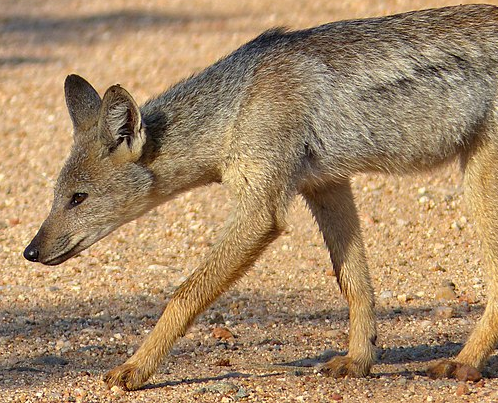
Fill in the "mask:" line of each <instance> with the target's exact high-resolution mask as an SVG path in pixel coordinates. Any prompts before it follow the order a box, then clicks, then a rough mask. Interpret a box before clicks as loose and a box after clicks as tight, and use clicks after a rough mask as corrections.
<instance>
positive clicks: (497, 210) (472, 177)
mask: <svg viewBox="0 0 498 403" xmlns="http://www.w3.org/2000/svg"><path fill="white" fill-rule="evenodd" d="M464 184H465V196H466V199H467V203H468V205H469V207H470V209H471V211H472V213H473V215H474V217H475V220H476V223H477V225H478V231H479V233H480V236H481V240H482V248H483V252H484V260H485V265H486V271H487V280H488V302H487V305H486V309H485V311H484V315H483V317H482V318H481V320H480V321H479V322H478V324H477V326H476V327H475V329H474V331H473V332H472V334H471V335H470V337H469V339H468V341H467V343H466V344H465V347H464V348H463V349H462V351H461V352H460V354H458V356H457V357H456V359H455V361H449V360H442V361H440V362H438V363H436V364H435V365H434V366H433V367H431V368H430V369H429V371H428V373H429V375H430V376H431V377H456V378H458V379H461V380H478V379H479V378H480V373H479V371H480V370H481V369H482V368H483V367H484V365H485V364H486V361H487V359H488V357H489V355H490V354H491V353H492V352H493V350H494V349H495V347H496V344H497V343H498V267H497V264H498V234H497V232H496V231H497V229H498V146H497V145H494V144H491V142H487V143H485V144H482V145H480V146H479V147H477V149H476V150H475V151H474V152H472V153H471V155H470V156H469V158H468V160H467V161H466V164H465V183H464Z"/></svg>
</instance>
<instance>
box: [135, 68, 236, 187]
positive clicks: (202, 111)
mask: <svg viewBox="0 0 498 403" xmlns="http://www.w3.org/2000/svg"><path fill="white" fill-rule="evenodd" d="M234 76H235V75H234V74H230V72H229V71H228V72H227V71H226V69H223V68H219V66H218V67H217V64H215V65H214V66H212V67H210V68H208V69H206V70H205V71H203V72H202V73H201V74H199V75H197V76H194V77H192V78H190V79H188V80H185V81H183V82H180V83H179V84H177V85H175V86H174V87H172V88H171V89H170V90H168V91H166V92H165V93H163V94H162V95H160V96H158V97H156V98H153V99H151V100H149V101H148V102H146V103H145V104H144V105H143V106H142V107H141V108H140V109H141V113H142V119H143V122H144V125H145V130H146V133H147V143H148V146H147V147H146V153H145V156H144V161H145V163H146V164H147V165H149V166H150V168H151V169H152V171H153V173H154V175H155V176H156V177H157V178H158V180H157V183H158V185H157V186H158V189H157V190H158V192H160V193H162V194H164V195H167V196H169V195H170V194H173V193H179V192H181V191H184V190H188V189H189V188H192V187H195V186H200V185H205V184H208V183H211V182H216V181H219V180H220V175H221V173H220V169H221V164H222V160H223V158H224V155H223V147H224V139H225V135H226V133H227V130H229V128H230V126H231V124H232V122H233V120H234V118H235V115H236V114H237V109H238V105H237V100H238V98H237V93H238V92H239V90H240V86H241V85H242V84H241V82H242V81H243V80H240V78H241V77H240V75H239V77H238V80H236V79H235V78H234Z"/></svg>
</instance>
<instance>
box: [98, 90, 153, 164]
mask: <svg viewBox="0 0 498 403" xmlns="http://www.w3.org/2000/svg"><path fill="white" fill-rule="evenodd" d="M99 134H100V140H101V142H102V144H103V145H104V147H105V148H106V149H107V152H108V153H109V156H110V157H111V158H112V160H113V161H114V162H115V163H121V162H135V161H137V160H138V159H139V158H140V157H141V155H142V150H143V146H144V144H145V139H146V137H145V132H144V130H143V128H142V117H141V115H140V110H139V108H138V105H137V103H136V102H135V100H134V99H133V97H132V96H131V95H130V94H129V93H128V91H126V90H125V89H124V88H122V87H120V86H119V85H113V86H112V87H110V88H109V89H108V90H107V91H106V93H105V94H104V97H103V99H102V108H101V110H100V117H99Z"/></svg>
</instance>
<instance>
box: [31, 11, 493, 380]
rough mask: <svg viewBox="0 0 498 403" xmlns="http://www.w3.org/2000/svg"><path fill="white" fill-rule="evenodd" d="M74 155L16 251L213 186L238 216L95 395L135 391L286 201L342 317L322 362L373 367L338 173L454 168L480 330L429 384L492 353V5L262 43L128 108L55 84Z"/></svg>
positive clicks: (67, 242) (367, 305)
mask: <svg viewBox="0 0 498 403" xmlns="http://www.w3.org/2000/svg"><path fill="white" fill-rule="evenodd" d="M65 92H66V102H67V106H68V109H69V114H70V116H71V119H72V122H73V126H74V145H73V149H72V151H71V154H70V156H69V158H68V159H67V161H66V164H65V165H64V168H63V169H62V171H61V174H60V176H59V179H58V181H57V185H56V189H55V197H54V203H53V207H52V210H51V212H50V214H49V216H48V217H47V219H46V221H45V222H44V223H43V225H42V227H41V228H40V230H39V232H38V234H37V235H36V236H35V238H34V239H33V241H32V242H31V243H30V245H29V246H28V247H27V248H26V250H25V252H24V255H25V257H26V258H27V259H29V260H31V261H39V262H41V263H44V264H49V265H52V264H59V263H61V262H63V261H65V260H66V259H68V258H70V257H71V256H74V255H75V254H76V253H78V252H80V251H81V250H83V249H85V248H87V247H89V246H90V245H91V244H93V243H94V242H96V241H98V240H99V239H101V238H102V237H104V236H105V235H107V234H108V233H110V232H111V231H112V230H114V229H115V228H117V227H119V226H120V225H122V224H124V223H126V222H128V221H130V220H133V219H134V218H136V217H138V216H140V215H141V214H143V213H144V212H146V211H148V210H150V209H152V208H154V207H155V206H157V205H158V204H160V203H163V202H165V201H167V200H169V199H170V198H172V197H174V196H175V195H177V194H179V193H181V192H183V191H186V190H188V189H192V188H194V187H197V186H202V185H206V184H208V183H212V182H221V183H223V184H224V185H225V186H227V187H228V189H229V190H230V193H231V194H232V195H233V198H234V200H235V206H234V209H233V212H232V214H231V216H230V217H229V218H228V220H227V223H226V225H225V228H224V230H223V232H222V234H221V236H220V238H219V240H218V242H217V243H216V244H215V245H214V246H213V248H212V249H211V251H210V253H209V254H208V256H207V257H206V259H205V261H204V262H203V263H202V264H201V265H200V266H199V267H198V268H197V270H196V271H195V272H194V273H193V274H192V275H191V276H190V277H189V278H188V279H187V280H186V281H185V282H184V283H183V284H182V285H181V286H180V287H179V288H178V290H177V291H176V292H175V293H174V295H173V296H172V298H171V301H170V302H169V304H168V305H167V307H166V309H165V311H164V313H163V315H162V316H161V318H160V319H159V322H158V323H157V325H156V327H155V328H154V330H153V331H152V332H151V333H150V334H149V336H148V337H147V339H146V340H145V342H144V343H143V345H142V346H141V347H140V348H139V349H138V351H137V352H136V353H135V354H134V355H133V356H132V357H131V358H130V359H129V360H128V361H127V362H125V363H124V364H123V365H121V366H119V367H117V368H115V369H113V370H111V371H110V372H109V373H108V374H107V375H106V376H105V380H106V382H107V384H108V385H109V386H113V385H119V386H121V387H124V388H126V389H137V388H139V387H140V386H141V385H143V383H144V382H145V381H146V380H147V379H148V378H149V377H150V376H151V375H152V374H153V373H154V371H155V370H156V369H157V367H158V365H159V364H160V363H161V361H162V359H163V358H164V356H165V355H166V354H167V352H168V351H169V350H170V348H171V346H172V345H173V343H174V342H175V340H176V339H177V338H178V337H181V336H182V335H183V334H184V333H185V331H186V330H187V328H188V326H189V325H190V324H191V323H192V321H193V320H194V319H195V318H196V316H197V315H198V314H199V313H201V312H202V311H203V310H204V309H206V307H207V306H209V304H211V303H212V302H213V301H214V300H215V299H216V298H217V297H218V296H219V295H220V294H222V293H223V292H224V291H226V290H227V289H228V288H229V287H230V286H231V285H232V284H233V283H234V282H235V281H236V280H237V279H239V278H241V277H242V276H243V275H244V273H246V272H247V270H249V269H250V267H251V265H252V264H253V263H254V261H255V260H256V259H257V258H258V256H259V255H260V254H261V253H262V251H263V250H264V249H265V248H266V247H267V246H268V245H269V244H270V243H271V242H272V241H273V240H274V239H275V238H276V237H277V236H278V235H279V234H280V232H281V231H282V229H283V228H284V227H285V216H286V211H287V207H288V205H289V203H290V201H291V200H292V199H293V198H294V197H295V196H296V195H298V194H301V195H302V196H303V197H304V199H305V200H306V203H307V204H308V206H309V208H310V210H311V212H312V213H313V216H314V217H315V219H316V221H317V223H318V226H319V228H320V231H321V232H322V234H323V237H324V240H325V243H326V246H327V248H328V250H329V252H330V258H331V261H332V263H333V267H334V270H335V274H336V276H337V279H338V282H339V285H340V287H341V291H342V293H343V294H344V296H345V297H346V299H347V301H348V303H349V307H350V322H351V325H350V334H349V339H350V340H349V352H348V354H347V355H346V356H345V357H342V356H341V357H334V358H332V359H331V360H330V361H329V362H328V363H327V364H325V365H324V366H323V371H324V372H325V373H327V374H329V375H332V376H336V377H339V376H346V375H347V376H365V375H367V374H368V373H369V372H370V368H371V366H372V365H373V363H374V358H375V341H376V326H375V314H374V298H373V289H372V284H371V281H370V276H369V272H368V266H367V262H366V258H365V248H364V245H363V240H362V235H361V228H360V222H359V219H358V213H357V211H356V207H355V203H354V197H353V194H352V191H351V185H350V178H351V176H353V175H355V174H356V173H359V172H371V171H375V172H387V173H391V172H395V173H406V172H413V171H419V170H422V169H428V168H432V167H435V166H438V165H441V164H443V163H445V162H447V161H450V160H452V159H455V158H460V159H461V161H462V169H463V171H464V173H465V193H466V197H467V199H468V203H469V205H470V208H471V210H472V212H473V213H474V216H475V218H476V221H477V224H478V226H479V228H480V234H481V237H482V245H483V250H484V254H485V258H486V259H485V260H486V265H487V269H488V273H489V301H488V305H487V307H486V311H485V313H484V316H483V318H482V320H481V321H480V322H479V324H478V325H477V327H476V329H475V331H474V332H473V333H472V335H471V336H470V338H469V341H468V342H467V344H466V345H465V347H464V349H463V350H462V352H461V353H460V354H459V355H458V356H457V357H456V360H455V361H448V360H443V361H441V362H439V363H437V364H436V365H434V366H433V367H432V368H431V369H430V370H429V374H430V375H431V376H433V377H441V376H451V377H457V378H459V379H467V380H476V379H478V378H479V377H480V376H481V375H480V373H479V370H480V369H481V368H483V366H484V365H485V363H486V360H487V358H488V357H489V355H490V354H491V352H492V351H493V349H494V348H495V346H496V343H497V342H498V269H497V262H498V256H497V255H498V236H497V231H496V229H497V228H498V207H497V206H498V179H497V178H498V118H497V114H496V107H497V103H496V101H497V92H498V9H497V8H495V7H492V6H484V5H474V6H460V7H449V8H443V9H435V10H426V11H420V12H413V13H406V14H402V15H396V16H390V17H384V18H374V19H367V20H357V21H342V22H337V23H332V24H327V25H323V26H321V27H316V28H311V29H308V30H303V31H295V32H287V31H284V30H281V29H276V30H271V31H268V32H266V33H264V34H262V35H261V36H259V37H258V38H256V39H254V40H253V41H251V42H249V43H247V44H245V45H244V46H242V47H241V48H240V49H238V50H236V51H235V52H234V53H232V54H231V55H229V56H227V57H226V58H224V59H222V60H220V61H219V62H217V63H216V64H214V65H213V66H210V67H208V68H207V69H206V70H204V71H203V72H201V73H199V74H198V75H196V76H193V77H191V78H190V79H188V80H185V81H183V82H181V83H179V84H177V85H175V86H174V87H172V88H171V89H169V90H168V91H166V92H165V93H164V94H161V95H160V96H158V97H156V98H153V99H151V100H149V101H148V102H146V103H145V104H144V105H142V106H141V107H140V108H139V107H138V106H137V105H136V103H135V101H134V100H133V98H132V97H131V95H130V94H129V93H128V92H126V91H125V90H124V89H123V88H121V87H119V86H112V87H111V88H109V89H108V90H107V91H106V93H105V95H104V97H103V98H102V99H101V98H100V96H99V95H98V94H97V92H96V91H95V89H94V88H93V87H92V86H91V85H90V84H89V83H87V82H86V81H85V80H84V79H82V78H81V77H78V76H74V75H72V76H69V77H68V78H67V79H66V84H65Z"/></svg>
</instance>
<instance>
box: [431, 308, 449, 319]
mask: <svg viewBox="0 0 498 403" xmlns="http://www.w3.org/2000/svg"><path fill="white" fill-rule="evenodd" d="M432 312H433V314H434V316H435V317H436V318H442V319H450V318H452V317H453V316H454V315H455V310H454V309H453V308H452V307H451V306H438V307H436V308H434V309H433V311H432Z"/></svg>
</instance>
